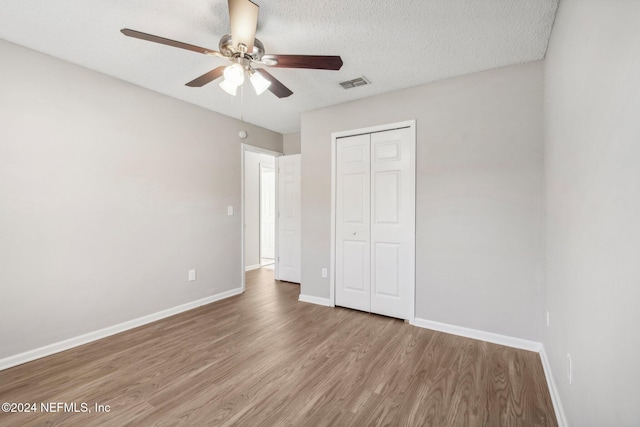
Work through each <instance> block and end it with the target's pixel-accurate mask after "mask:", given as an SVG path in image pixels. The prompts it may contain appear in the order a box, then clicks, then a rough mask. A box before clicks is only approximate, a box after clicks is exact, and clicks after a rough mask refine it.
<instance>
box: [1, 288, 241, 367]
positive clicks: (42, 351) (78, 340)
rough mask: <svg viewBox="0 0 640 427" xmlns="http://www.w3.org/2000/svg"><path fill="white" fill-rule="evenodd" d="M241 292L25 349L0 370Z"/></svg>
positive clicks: (2, 365)
mask: <svg viewBox="0 0 640 427" xmlns="http://www.w3.org/2000/svg"><path fill="white" fill-rule="evenodd" d="M241 293H242V288H237V289H231V290H230V291H225V292H220V293H219V294H215V295H212V296H209V297H206V298H202V299H199V300H196V301H192V302H188V303H186V304H182V305H179V306H176V307H172V308H168V309H166V310H162V311H158V312H157V313H152V314H149V315H147V316H142V317H138V318H137V319H133V320H129V321H127V322H123V323H119V324H117V325H113V326H109V327H106V328H104V329H100V330H98V331H94V332H89V333H87V334H84V335H80V336H77V337H73V338H69V339H66V340H64V341H60V342H57V343H53V344H49V345H46V346H44V347H40V348H36V349H33V350H29V351H25V352H24V353H20V354H16V355H14V356H9V357H5V358H4V359H0V371H1V370H3V369H7V368H11V367H13V366H17V365H21V364H23V363H27V362H30V361H32V360H36V359H40V358H41V357H45V356H50V355H52V354H54V353H59V352H61V351H65V350H69V349H70V348H73V347H77V346H80V345H83V344H87V343H90V342H92V341H96V340H99V339H102V338H106V337H108V336H111V335H115V334H118V333H120V332H124V331H127V330H129V329H133V328H137V327H138V326H142V325H146V324H147V323H151V322H155V321H156V320H160V319H164V318H165V317H170V316H173V315H175V314H178V313H182V312H184V311H188V310H192V309H194V308H197V307H200V306H202V305H206V304H211V303H212V302H215V301H219V300H221V299H225V298H229V297H232V296H234V295H238V294H241Z"/></svg>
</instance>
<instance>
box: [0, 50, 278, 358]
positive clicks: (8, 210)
mask: <svg viewBox="0 0 640 427" xmlns="http://www.w3.org/2000/svg"><path fill="white" fill-rule="evenodd" d="M0 58H2V66H1V67H0V94H1V95H0V262H1V265H0V287H1V289H2V297H0V324H1V325H2V328H0V343H2V344H1V345H0V358H4V357H7V356H10V355H15V354H17V353H21V352H24V351H27V350H31V349H34V348H38V347H41V346H44V345H47V344H51V343H54V342H58V341H60V340H63V339H66V338H71V337H75V336H78V335H80V334H84V333H88V332H92V331H95V330H98V329H100V328H104V327H108V326H111V325H115V324H117V323H120V322H124V321H127V320H131V319H134V318H137V317H140V316H144V315H147V314H151V313H154V312H157V311H160V310H163V309H167V308H170V307H174V306H177V305H180V304H183V303H187V302H191V301H194V300H197V299H200V298H204V297H207V296H210V295H213V294H217V293H219V292H223V291H226V290H230V289H234V288H238V287H240V280H241V271H240V270H241V253H240V241H241V239H240V226H241V225H240V214H239V208H240V197H241V196H240V190H241V189H240V182H241V181H240V174H241V172H240V170H241V165H240V143H241V140H240V139H239V138H238V136H237V135H238V132H239V131H240V130H241V129H245V130H247V131H248V134H249V135H250V136H249V139H248V140H245V142H248V143H251V144H256V145H261V146H263V147H264V148H268V149H271V150H275V151H281V150H282V135H280V134H277V133H274V132H271V131H267V130H265V129H261V128H257V127H253V126H250V125H248V124H244V123H240V122H239V121H236V120H234V119H231V118H228V117H224V116H221V115H218V114H215V113H212V112H209V111H206V110H204V109H201V108H198V107H195V106H192V105H188V104H186V103H184V102H181V101H177V100H175V99H172V98H168V97H166V96H163V95H159V94H156V93H152V92H150V91H147V90H145V89H142V88H140V87H137V86H133V85H130V84H127V83H124V82H121V81H119V80H116V79H113V78H110V77H106V76H104V75H101V74H98V73H95V72H93V71H89V70H86V69H83V68H80V67H77V66H75V65H72V64H69V63H65V62H63V61H60V60H56V59H53V58H51V57H49V56H46V55H42V54H39V53H36V52H33V51H30V50H27V49H24V48H22V47H18V46H16V45H13V44H10V43H7V42H4V41H0ZM227 205H233V206H234V207H236V215H234V216H227V213H226V207H227ZM191 268H197V270H198V280H197V281H196V282H188V281H187V271H188V270H189V269H191Z"/></svg>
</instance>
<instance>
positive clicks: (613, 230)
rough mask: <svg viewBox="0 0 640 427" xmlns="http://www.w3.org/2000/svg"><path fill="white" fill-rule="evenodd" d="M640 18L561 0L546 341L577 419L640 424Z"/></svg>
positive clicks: (553, 91)
mask: <svg viewBox="0 0 640 427" xmlns="http://www.w3.org/2000/svg"><path fill="white" fill-rule="evenodd" d="M639 22H640V2H632V1H615V2H612V1H570V0H563V1H561V2H560V9H559V12H558V16H557V19H556V23H555V26H554V29H553V34H552V37H551V43H550V46H549V50H548V53H547V59H546V61H545V126H544V129H545V135H544V137H545V177H546V189H545V190H546V191H545V193H546V211H547V215H546V222H547V227H546V228H547V233H546V274H545V276H546V289H545V301H544V304H545V305H544V306H545V307H548V308H549V311H550V320H551V322H550V327H549V328H545V333H544V346H545V349H546V352H547V355H548V359H549V361H550V364H551V366H552V371H553V374H554V377H555V381H556V384H557V386H558V391H559V394H560V396H561V400H562V402H563V405H564V409H565V412H566V415H567V419H568V421H569V423H570V424H571V425H573V426H594V427H595V426H637V425H640V405H639V403H640V391H639V390H640V389H639V388H638V384H639V383H640V369H639V368H638V360H640V326H639V325H640V310H639V309H638V303H639V302H640V257H639V255H640V26H639V25H638V23H639ZM567 353H569V354H571V356H572V361H573V384H572V385H569V383H568V380H567V375H568V362H567Z"/></svg>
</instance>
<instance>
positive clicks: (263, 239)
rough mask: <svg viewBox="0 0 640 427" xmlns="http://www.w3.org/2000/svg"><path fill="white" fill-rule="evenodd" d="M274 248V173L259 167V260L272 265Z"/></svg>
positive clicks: (266, 168) (267, 168) (269, 169)
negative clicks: (267, 261) (266, 261)
mask: <svg viewBox="0 0 640 427" xmlns="http://www.w3.org/2000/svg"><path fill="white" fill-rule="evenodd" d="M275 247H276V173H275V169H274V168H273V167H271V166H268V165H263V164H261V165H260V258H261V262H263V261H264V259H265V258H266V259H267V260H270V261H269V263H273V259H274V258H275Z"/></svg>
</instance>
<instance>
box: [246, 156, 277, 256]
mask: <svg viewBox="0 0 640 427" xmlns="http://www.w3.org/2000/svg"><path fill="white" fill-rule="evenodd" d="M261 164H264V165H270V166H273V167H275V164H276V161H275V158H274V157H273V156H269V155H266V154H261V153H256V152H253V151H245V153H244V266H245V268H247V267H255V266H257V265H260V165H261Z"/></svg>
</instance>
